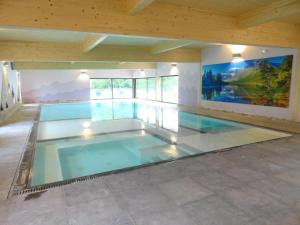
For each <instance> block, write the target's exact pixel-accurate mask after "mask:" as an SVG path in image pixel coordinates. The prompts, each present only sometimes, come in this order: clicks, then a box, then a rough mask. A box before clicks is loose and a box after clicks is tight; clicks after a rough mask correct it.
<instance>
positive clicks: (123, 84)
mask: <svg viewBox="0 0 300 225" xmlns="http://www.w3.org/2000/svg"><path fill="white" fill-rule="evenodd" d="M132 92H133V89H132V79H103V78H99V79H91V80H90V98H91V99H111V98H132V97H133V96H132V95H133V93H132Z"/></svg>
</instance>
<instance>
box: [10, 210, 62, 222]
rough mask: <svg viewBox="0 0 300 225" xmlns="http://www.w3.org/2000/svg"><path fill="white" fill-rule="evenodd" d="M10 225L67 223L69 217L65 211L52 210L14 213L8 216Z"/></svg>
mask: <svg viewBox="0 0 300 225" xmlns="http://www.w3.org/2000/svg"><path fill="white" fill-rule="evenodd" d="M7 224H8V225H37V224H38V225H53V224H55V225H66V224H68V217H67V216H66V214H65V212H64V211H59V210H51V211H49V212H40V213H38V212H34V213H33V212H31V211H27V213H22V214H18V213H14V214H10V215H9V217H8V223H7Z"/></svg>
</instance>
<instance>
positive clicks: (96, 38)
mask: <svg viewBox="0 0 300 225" xmlns="http://www.w3.org/2000/svg"><path fill="white" fill-rule="evenodd" d="M106 38H107V35H100V34H89V35H88V36H87V37H86V39H85V40H84V43H83V51H84V52H89V51H91V50H93V49H94V48H96V47H97V46H98V45H99V44H101V42H103V41H104V40H105V39H106Z"/></svg>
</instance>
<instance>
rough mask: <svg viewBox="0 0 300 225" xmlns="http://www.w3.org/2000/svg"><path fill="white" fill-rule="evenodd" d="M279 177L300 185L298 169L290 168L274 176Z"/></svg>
mask: <svg viewBox="0 0 300 225" xmlns="http://www.w3.org/2000/svg"><path fill="white" fill-rule="evenodd" d="M276 177H277V178H279V179H282V180H284V181H288V182H290V183H292V184H296V185H299V186H300V171H299V170H290V171H287V172H284V173H281V174H278V175H277V176H276Z"/></svg>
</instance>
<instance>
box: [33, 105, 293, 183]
mask: <svg viewBox="0 0 300 225" xmlns="http://www.w3.org/2000/svg"><path fill="white" fill-rule="evenodd" d="M286 136H289V134H286V133H283V132H277V131H274V130H270V129H264V128H259V127H254V126H250V125H246V124H241V123H236V122H232V121H225V120H220V119H215V118H210V117H206V116H201V115H196V114H192V113H188V112H182V111H179V110H178V109H177V106H176V105H172V104H164V103H157V102H151V101H135V100H127V101H124V100H122V101H121V100H113V101H112V100H102V101H91V102H86V103H68V104H45V105H42V106H41V110H40V116H39V121H38V125H37V132H36V143H35V148H34V155H33V162H32V167H31V172H30V179H29V181H28V182H29V186H30V187H36V186H43V185H45V184H48V185H49V184H54V183H59V182H65V181H70V180H72V179H76V178H82V177H89V176H93V175H98V174H100V175H102V174H106V173H111V172H116V171H121V170H124V169H131V168H136V167H140V166H144V165H153V164H156V163H160V162H165V161H171V160H176V159H179V158H183V157H188V156H193V155H199V154H203V153H206V152H211V151H216V150H221V149H227V148H232V147H236V146H241V145H245V144H250V143H256V142H260V141H266V140H271V139H276V138H281V137H286Z"/></svg>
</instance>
